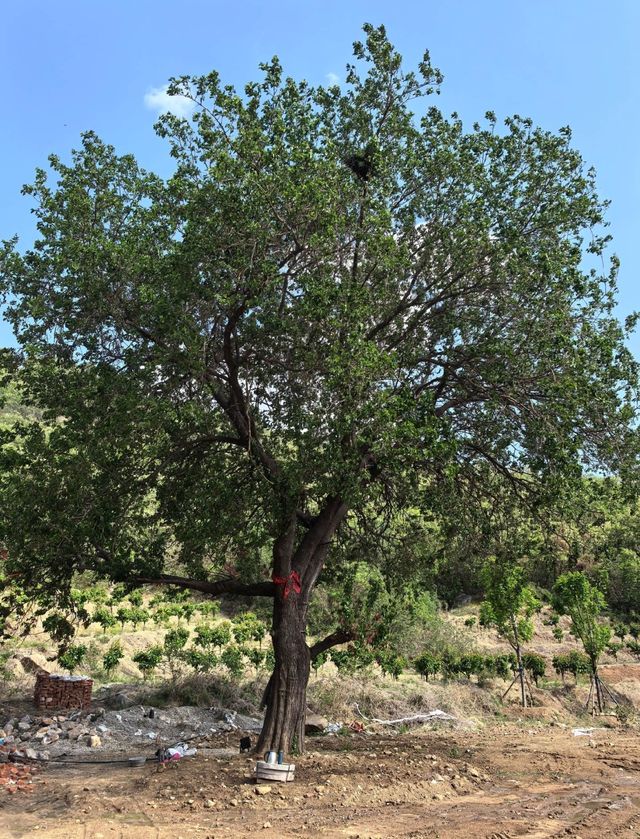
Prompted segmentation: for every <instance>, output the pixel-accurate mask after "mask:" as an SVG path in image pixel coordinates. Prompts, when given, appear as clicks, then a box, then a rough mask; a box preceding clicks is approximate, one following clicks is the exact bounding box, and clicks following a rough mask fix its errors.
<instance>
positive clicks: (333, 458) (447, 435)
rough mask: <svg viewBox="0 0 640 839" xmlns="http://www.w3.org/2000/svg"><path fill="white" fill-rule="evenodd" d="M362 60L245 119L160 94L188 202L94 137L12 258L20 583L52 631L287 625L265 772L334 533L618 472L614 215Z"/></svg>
mask: <svg viewBox="0 0 640 839" xmlns="http://www.w3.org/2000/svg"><path fill="white" fill-rule="evenodd" d="M365 34H366V39H365V42H364V43H360V42H356V44H355V45H354V55H355V58H356V63H355V64H354V65H353V66H349V67H348V73H347V78H346V83H345V85H344V87H342V88H340V87H338V86H331V87H329V88H324V87H313V86H310V85H309V84H307V83H306V82H304V81H302V82H296V81H294V80H293V79H290V78H285V77H284V76H283V74H282V70H281V67H280V64H279V62H278V60H277V59H273V60H272V61H271V62H270V63H268V64H266V65H264V66H263V67H262V68H261V69H262V71H263V78H262V80H261V81H259V82H256V83H252V84H249V85H247V86H246V88H245V89H244V91H243V92H238V91H236V90H235V89H233V88H231V87H229V86H225V85H223V84H222V83H221V82H220V79H219V77H218V74H217V73H211V74H210V75H207V76H202V77H198V78H188V77H184V78H179V79H175V80H173V81H172V83H171V86H170V88H169V92H170V93H171V94H175V95H180V96H187V97H189V98H190V99H192V100H193V102H194V104H195V110H194V114H193V117H192V119H191V120H190V121H188V120H185V119H179V118H176V117H174V116H171V115H166V116H164V117H162V118H161V119H160V121H159V124H158V126H157V130H158V133H159V134H160V135H161V136H162V137H165V138H166V139H167V140H168V142H169V147H170V150H171V154H172V156H173V157H174V158H175V172H174V174H173V175H172V177H170V178H169V179H168V180H163V179H161V178H159V177H157V176H155V175H153V174H150V173H148V172H146V171H144V170H142V169H141V168H140V167H139V166H138V165H137V163H136V161H135V160H134V158H133V157H132V156H131V155H125V156H118V155H117V154H116V152H115V150H114V149H113V148H112V147H111V146H109V145H106V144H105V143H103V142H102V141H101V140H100V139H99V138H98V137H97V136H95V134H93V133H87V134H85V135H83V138H82V146H81V148H80V149H79V150H77V151H74V152H73V155H72V159H71V161H70V162H69V163H65V162H63V160H61V159H60V158H59V157H56V156H52V157H51V158H50V161H49V162H50V168H51V174H47V173H46V172H45V171H43V170H38V171H37V174H36V178H35V182H34V184H33V185H32V186H30V187H27V188H25V192H26V193H27V194H28V195H30V196H32V198H33V199H34V201H35V214H36V217H37V222H38V230H39V237H38V239H37V241H36V242H35V244H34V245H33V247H32V248H31V249H30V250H26V251H21V250H20V249H18V247H17V245H16V243H15V242H14V241H12V242H9V243H6V244H5V247H4V250H3V252H2V255H1V256H0V260H1V262H0V269H1V276H2V280H1V287H2V288H3V289H4V291H5V293H6V295H7V300H8V304H9V305H8V316H9V318H10V320H11V321H12V323H13V325H14V327H15V331H16V335H17V337H18V340H19V342H20V345H21V348H22V353H21V357H20V359H19V364H18V368H17V369H18V372H19V375H20V379H21V387H22V388H23V393H24V394H25V398H27V399H31V400H33V401H35V402H36V403H37V404H38V405H39V406H41V407H42V408H43V409H44V411H45V413H44V422H45V423H46V427H45V428H43V426H42V425H37V426H36V425H33V426H31V427H29V428H22V429H21V430H20V431H19V432H18V431H16V432H15V433H14V436H13V438H12V441H11V444H10V445H5V447H4V448H3V463H2V470H3V471H2V475H1V476H0V482H1V486H0V492H1V493H2V503H1V504H0V507H1V510H2V512H0V522H1V525H0V526H1V531H0V538H2V539H3V540H4V542H5V544H6V547H7V548H8V552H9V558H8V560H7V566H8V567H7V570H8V572H9V574H10V575H11V578H12V579H14V580H18V581H19V582H20V585H22V586H23V587H24V588H26V589H28V591H29V592H30V595H31V596H32V597H36V598H39V599H40V601H41V602H42V603H43V605H46V604H48V603H52V602H59V603H64V602H65V597H67V596H68V595H67V593H68V589H69V586H70V582H71V579H72V577H73V575H74V574H75V573H77V572H78V571H92V572H94V573H96V574H99V575H103V576H106V577H111V578H113V579H120V580H137V581H144V582H148V583H154V582H155V583H162V582H166V583H173V584H175V585H178V586H183V587H186V588H191V589H195V590H197V591H200V592H205V593H208V594H210V595H212V596H219V595H221V594H227V595H233V594H237V595H254V596H263V597H267V598H272V599H273V627H272V634H273V645H274V650H275V662H276V663H275V670H274V673H273V675H272V677H271V680H270V683H269V686H268V690H267V692H266V697H265V698H266V702H267V713H266V717H265V723H264V728H263V732H262V736H261V740H260V743H259V749H260V750H264V749H266V748H269V749H274V750H280V749H284V750H285V751H286V750H288V749H289V747H290V745H291V741H292V738H293V737H294V735H295V734H296V733H297V734H298V735H299V738H300V744H302V731H303V721H304V711H305V690H306V685H307V679H308V674H309V663H310V658H311V657H312V656H314V655H315V654H317V653H318V652H320V651H322V650H324V649H327V648H328V647H329V646H331V645H332V644H334V643H338V642H340V641H344V640H345V638H346V637H347V632H346V630H345V629H344V627H342V628H341V627H340V626H339V616H336V625H335V626H333V627H332V626H329V627H327V637H326V638H325V639H321V640H320V641H318V642H316V644H315V645H313V646H312V647H311V648H310V647H309V646H308V645H307V642H306V638H305V627H306V619H307V610H308V607H309V601H310V598H311V596H312V594H313V591H314V587H315V586H316V583H317V581H318V578H319V577H320V575H321V573H322V571H323V568H324V567H325V564H326V563H327V562H331V561H335V562H338V561H340V558H341V557H343V556H347V555H348V551H346V552H345V551H332V546H334V545H335V544H336V540H337V539H339V538H340V533H341V531H342V532H345V531H350V530H353V529H354V528H357V527H360V528H361V529H362V528H364V529H365V530H366V528H367V527H368V526H371V527H379V526H380V524H381V522H384V521H385V520H389V519H390V514H392V513H391V511H393V510H394V509H402V508H404V507H406V506H407V505H408V504H411V505H412V506H413V507H418V508H419V507H423V508H424V509H434V510H436V509H440V510H441V511H442V510H444V509H446V508H447V505H446V504H445V503H444V502H443V499H446V498H449V499H450V502H449V506H453V505H454V504H458V505H459V509H460V510H462V509H463V508H464V506H465V505H467V504H470V503H471V499H480V500H482V499H483V498H484V497H486V493H487V492H488V491H491V490H492V488H495V487H496V486H497V485H498V483H500V482H502V483H503V484H504V486H508V487H510V488H511V490H512V491H513V492H515V493H517V494H519V495H522V496H525V495H531V494H533V493H537V494H538V495H537V497H538V498H539V499H540V498H543V497H544V496H550V495H553V496H558V495H561V494H562V493H563V492H564V491H565V490H566V489H567V487H569V486H570V484H571V481H572V480H577V479H578V477H579V475H580V473H581V470H582V469H584V468H585V466H586V467H588V468H592V467H594V465H598V466H599V465H602V464H606V465H607V467H608V468H610V469H614V470H615V469H620V468H622V467H623V466H624V465H625V456H626V455H625V453H626V452H627V451H628V447H627V445H626V443H627V441H628V436H629V433H630V432H628V424H629V420H630V418H631V416H632V400H633V399H634V397H635V367H634V365H633V362H632V360H631V358H630V356H629V354H628V352H627V351H626V350H625V348H624V344H623V339H624V331H623V329H622V328H621V327H620V325H619V324H618V323H617V322H616V320H615V319H614V318H613V315H612V307H613V305H614V302H615V277H616V269H617V265H616V262H615V260H614V261H612V263H611V265H610V270H607V271H606V272H604V273H603V274H600V273H598V272H597V271H596V270H595V269H594V270H592V269H591V268H589V265H588V264H587V265H586V267H585V263H584V262H583V260H584V258H585V252H587V258H589V257H593V256H594V255H595V256H597V257H599V256H600V255H601V254H602V253H603V251H604V248H605V246H606V241H607V237H606V236H605V235H604V234H603V232H602V229H601V225H602V222H603V210H604V208H603V204H602V203H601V202H600V201H599V199H598V197H597V195H596V192H595V188H594V175H593V173H592V172H591V171H588V170H586V169H585V167H584V165H583V161H582V159H581V157H580V155H579V154H578V153H577V152H576V151H575V150H573V149H572V148H571V144H570V132H569V130H568V129H562V130H560V132H559V133H558V134H553V133H549V132H548V131H544V130H541V129H539V128H535V127H534V126H533V125H532V123H531V121H530V120H528V119H523V118H521V117H518V116H514V117H512V118H509V119H507V120H505V123H504V125H503V126H501V125H499V124H498V123H497V121H496V118H495V116H494V115H493V114H487V115H486V120H485V122H484V123H483V124H482V125H476V126H474V127H473V129H472V130H471V131H470V132H467V131H465V129H464V128H463V125H462V122H461V121H460V120H459V119H458V117H457V116H455V115H454V116H453V117H452V118H450V119H447V118H445V117H444V116H443V115H442V113H441V112H440V111H439V110H438V109H437V108H435V107H433V106H431V107H426V102H427V101H428V98H429V97H430V96H431V95H432V94H433V93H434V92H436V91H437V87H438V85H439V84H440V82H441V77H440V73H439V72H438V71H437V70H436V69H434V68H433V67H432V65H431V63H430V60H429V56H428V54H425V56H424V58H423V60H422V61H421V62H420V64H419V66H418V68H417V71H416V72H415V73H414V72H406V71H405V70H404V69H403V67H402V62H401V58H400V56H399V55H398V53H397V52H396V51H395V50H394V49H393V47H392V46H391V45H390V43H389V42H388V40H387V37H386V34H385V31H384V28H382V27H380V28H374V27H372V26H369V25H367V26H365ZM595 264H596V265H600V261H599V260H598V261H597V262H596V263H595ZM602 265H604V262H602ZM438 505H440V507H438ZM267 541H269V542H270V544H271V550H270V554H269V557H268V559H267V560H266V561H265V552H264V550H261V549H263V548H264V545H265V543H266V542H267ZM332 557H333V559H332ZM365 559H366V557H365Z"/></svg>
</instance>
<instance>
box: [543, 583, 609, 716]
mask: <svg viewBox="0 0 640 839" xmlns="http://www.w3.org/2000/svg"><path fill="white" fill-rule="evenodd" d="M553 595H554V605H555V608H556V609H557V610H558V612H560V613H561V614H565V615H569V617H570V618H571V632H572V633H573V635H575V637H576V638H578V639H579V640H580V641H581V643H582V646H583V647H584V651H585V653H586V655H587V657H588V659H589V664H590V672H591V675H592V681H593V688H594V694H595V696H594V699H595V702H597V705H598V710H599V711H602V710H603V709H604V705H605V697H604V694H603V689H602V685H601V683H600V678H599V676H598V662H599V660H600V657H601V655H602V653H603V652H604V651H605V650H606V648H607V645H608V644H609V643H610V641H611V628H610V627H609V626H606V625H605V624H603V623H602V621H601V618H600V616H601V612H602V610H603V609H604V607H605V598H604V594H603V593H602V592H601V591H600V589H598V588H596V586H594V585H593V584H592V583H590V582H589V580H588V579H587V577H586V576H585V575H584V574H583V573H582V572H580V571H574V572H570V573H568V574H563V575H562V576H560V577H558V579H557V580H556V582H555V585H554V587H553Z"/></svg>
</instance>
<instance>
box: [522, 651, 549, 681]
mask: <svg viewBox="0 0 640 839" xmlns="http://www.w3.org/2000/svg"><path fill="white" fill-rule="evenodd" d="M522 664H523V667H524V669H525V670H526V671H527V673H528V674H529V676H530V677H531V678H532V679H533V681H534V682H535V684H536V687H537V685H538V680H539V679H541V678H543V676H544V675H545V673H546V672H547V663H546V661H545V660H544V658H543V657H542V656H541V655H538V653H524V654H523V656H522Z"/></svg>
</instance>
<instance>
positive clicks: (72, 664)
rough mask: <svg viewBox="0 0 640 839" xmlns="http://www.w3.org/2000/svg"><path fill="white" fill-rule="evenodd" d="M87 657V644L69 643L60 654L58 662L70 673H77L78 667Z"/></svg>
mask: <svg viewBox="0 0 640 839" xmlns="http://www.w3.org/2000/svg"><path fill="white" fill-rule="evenodd" d="M86 657H87V647H86V645H85V644H69V646H68V647H66V648H65V649H64V651H63V652H61V653H59V654H58V663H59V664H60V665H61V666H62V667H64V669H65V670H68V671H69V673H75V671H76V670H77V669H78V667H80V665H81V664H83V663H84V661H85V659H86Z"/></svg>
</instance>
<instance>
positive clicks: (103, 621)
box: [91, 606, 117, 632]
mask: <svg viewBox="0 0 640 839" xmlns="http://www.w3.org/2000/svg"><path fill="white" fill-rule="evenodd" d="M91 620H92V622H93V623H97V624H98V626H100V627H101V628H102V631H103V632H106V631H107V629H109V627H111V626H115V625H116V623H117V620H116V618H115V616H114V615H112V614H111V612H110V611H109V609H107V608H106V607H105V606H98V607H97V609H96V610H95V611H94V613H93V617H92V618H91Z"/></svg>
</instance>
